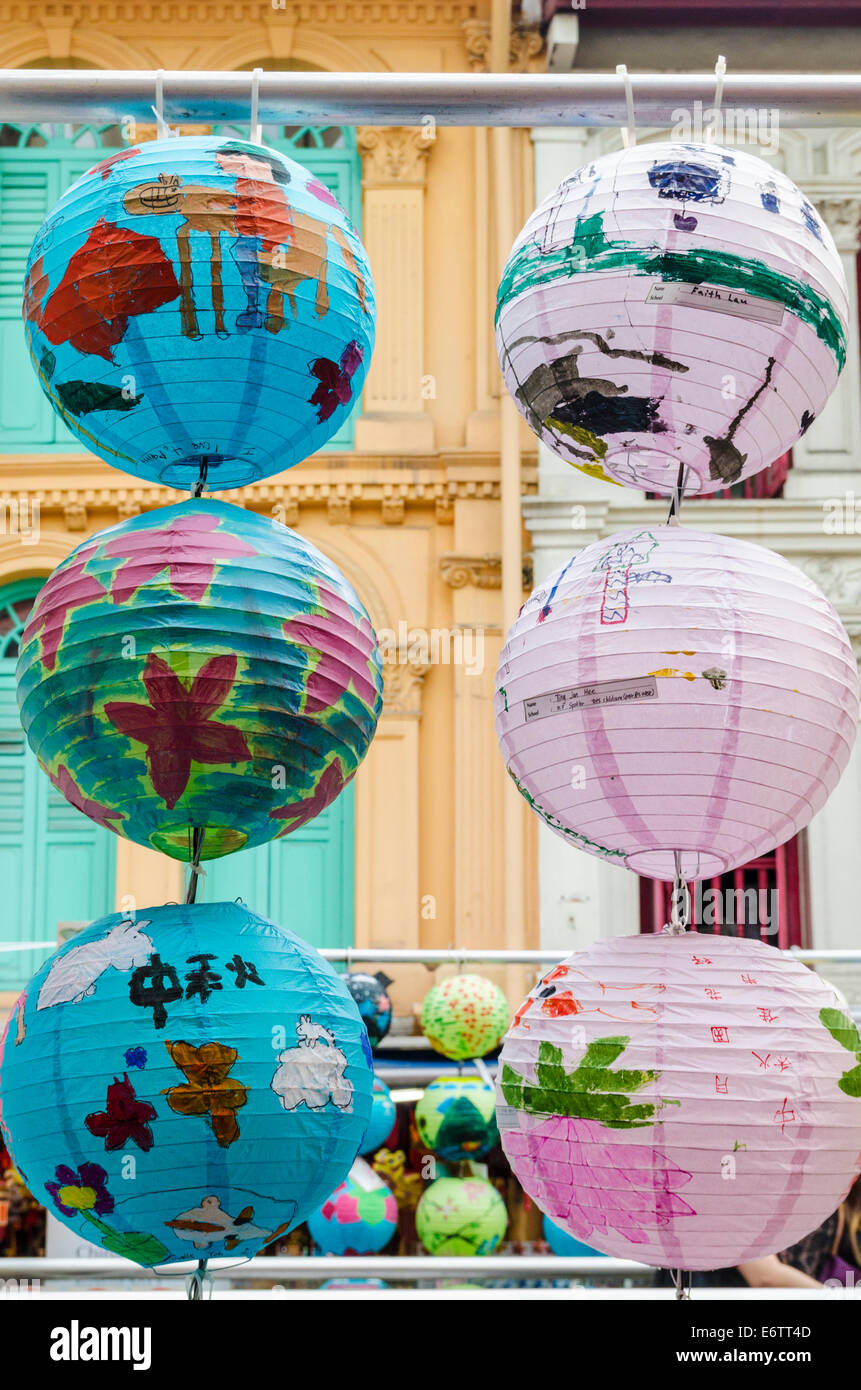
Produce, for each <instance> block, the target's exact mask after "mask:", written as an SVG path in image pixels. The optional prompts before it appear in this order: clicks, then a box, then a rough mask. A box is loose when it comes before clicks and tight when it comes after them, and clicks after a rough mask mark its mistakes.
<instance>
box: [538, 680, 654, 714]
mask: <svg viewBox="0 0 861 1390" xmlns="http://www.w3.org/2000/svg"><path fill="white" fill-rule="evenodd" d="M657 694H658V682H657V680H656V679H655V677H654V676H644V677H643V679H642V680H630V681H590V682H589V683H588V684H587V685H574V686H571V688H570V689H568V690H551V691H549V692H548V693H547V694H546V695H536V696H535V698H534V699H533V700H524V701H523V717H524V719H525V720H526V723H527V724H529V723H531V722H532V721H533V720H535V719H547V718H549V716H550V715H551V714H567V713H568V712H569V711H570V710H575V709H595V708H597V707H598V706H600V705H630V704H633V703H635V702H636V701H638V700H654V699H655V698H656V697H657Z"/></svg>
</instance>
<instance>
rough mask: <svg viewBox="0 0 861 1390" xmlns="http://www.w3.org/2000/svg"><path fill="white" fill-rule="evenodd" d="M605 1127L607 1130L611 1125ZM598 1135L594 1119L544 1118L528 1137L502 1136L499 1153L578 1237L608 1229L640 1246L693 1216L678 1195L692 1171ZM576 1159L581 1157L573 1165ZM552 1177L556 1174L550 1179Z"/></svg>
mask: <svg viewBox="0 0 861 1390" xmlns="http://www.w3.org/2000/svg"><path fill="white" fill-rule="evenodd" d="M602 1099H604V1100H606V1099H609V1097H606V1096H604V1097H602ZM604 1123H605V1124H610V1126H611V1127H612V1121H605V1122H604ZM601 1131H602V1127H601V1125H600V1124H599V1123H597V1122H596V1121H594V1120H580V1119H574V1118H570V1117H568V1116H566V1115H551V1116H548V1118H547V1119H546V1120H544V1121H542V1123H541V1124H540V1125H538V1126H537V1127H536V1128H534V1129H532V1130H530V1131H528V1132H525V1131H519V1130H509V1131H508V1133H507V1134H506V1151H507V1152H508V1153H509V1154H510V1155H511V1157H512V1158H515V1159H517V1160H518V1162H519V1167H518V1171H519V1172H520V1173H521V1174H522V1175H523V1176H527V1177H530V1178H532V1179H533V1180H534V1181H535V1182H537V1184H538V1186H537V1187H533V1189H532V1190H533V1192H534V1193H535V1195H536V1200H537V1201H538V1204H539V1206H540V1207H541V1209H542V1211H544V1212H546V1213H547V1215H548V1216H549V1217H550V1218H551V1219H552V1220H554V1221H561V1222H563V1223H564V1226H565V1228H566V1229H567V1230H568V1231H570V1232H571V1233H572V1234H573V1235H575V1236H579V1238H580V1239H581V1240H588V1238H589V1236H590V1235H591V1234H592V1233H593V1232H595V1231H599V1232H600V1231H607V1230H615V1231H618V1232H619V1233H620V1234H622V1235H624V1236H625V1238H626V1239H627V1240H630V1241H632V1242H633V1243H634V1244H635V1245H640V1244H643V1243H644V1242H645V1241H646V1240H647V1239H648V1237H647V1235H646V1232H647V1231H649V1230H658V1229H661V1228H663V1227H666V1226H669V1225H670V1224H671V1223H672V1222H673V1221H675V1220H677V1219H678V1218H679V1217H683V1216H696V1212H695V1210H694V1208H693V1207H692V1206H690V1205H689V1203H687V1202H685V1201H684V1200H683V1199H682V1198H681V1197H679V1196H678V1194H677V1189H678V1188H681V1187H684V1186H685V1184H686V1183H689V1182H690V1181H691V1178H692V1177H693V1174H692V1173H688V1172H686V1171H685V1169H684V1168H680V1167H679V1165H678V1164H677V1163H674V1162H673V1161H672V1159H670V1158H667V1156H666V1154H664V1153H661V1151H660V1150H659V1149H653V1148H651V1147H650V1146H649V1145H646V1144H608V1143H606V1142H604V1141H603V1136H602V1132H601ZM583 1145H589V1146H590V1147H589V1148H588V1149H584V1148H583V1147H582V1146H583ZM592 1145H595V1146H596V1147H594V1148H593V1147H591V1146H592ZM578 1154H582V1155H583V1158H582V1159H580V1160H579V1161H578V1159H577V1155H578ZM587 1154H588V1162H587V1161H585V1156H586V1155H587ZM554 1172H556V1173H557V1174H559V1175H561V1176H558V1177H557V1178H555V1179H554V1178H553V1177H552V1176H550V1175H551V1174H552V1173H554ZM589 1197H592V1198H593V1199H594V1201H593V1202H590V1201H589V1200H588V1198H589Z"/></svg>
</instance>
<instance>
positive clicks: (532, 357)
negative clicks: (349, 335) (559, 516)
mask: <svg viewBox="0 0 861 1390" xmlns="http://www.w3.org/2000/svg"><path fill="white" fill-rule="evenodd" d="M848 312H849V311H848V295H847V288H846V279H845V275H844V273H843V268H842V264H841V261H840V257H839V255H838V253H837V250H836V248H835V245H834V241H833V239H832V237H831V234H830V232H829V231H828V228H827V227H826V226H825V224H824V223H823V221H822V219H821V218H820V217H819V215H818V213H817V212H816V210H815V209H814V208H813V206H812V205H811V204H810V203H809V202H808V200H807V199H806V198H805V196H804V195H803V194H802V193H801V192H800V190H799V189H798V188H796V186H795V184H794V183H792V181H791V180H790V179H788V178H787V177H786V176H785V175H784V174H782V173H780V172H779V171H778V170H776V169H773V168H771V166H770V165H767V164H765V163H764V162H763V161H762V160H761V159H757V158H755V157H754V156H752V155H749V154H747V153H745V152H743V151H741V150H727V149H722V148H720V147H718V146H715V145H689V144H684V145H682V144H671V143H660V144H643V145H636V146H634V147H633V148H631V149H627V150H622V151H620V152H619V153H615V154H610V155H606V156H604V157H603V158H602V159H597V160H595V161H594V163H592V164H588V165H586V166H584V167H583V168H581V169H578V170H577V171H576V172H575V173H573V174H571V175H570V177H569V178H567V179H564V180H563V181H562V183H561V184H560V185H559V187H558V188H557V189H555V190H554V192H553V193H551V194H550V195H549V197H547V198H545V200H544V202H543V203H542V204H541V205H540V207H539V208H538V209H537V210H536V211H535V212H534V213H533V214H532V216H531V217H530V218H529V220H528V222H527V223H526V226H525V227H524V228H523V231H522V232H521V233H520V236H519V237H518V238H517V240H516V242H515V243H514V247H513V249H512V252H511V255H510V257H509V260H508V264H507V265H506V267H505V271H504V272H503V277H502V282H501V284H500V287H499V299H498V308H497V334H496V340H497V349H498V352H499V361H500V365H501V367H502V372H503V375H504V377H505V382H506V385H507V387H508V389H509V391H510V392H511V394H512V396H513V397H514V399H515V401H516V402H517V405H518V408H519V409H520V411H521V413H522V414H523V415H524V416H525V418H526V419H527V421H528V422H529V424H530V426H531V428H532V429H533V430H534V431H535V433H536V434H537V435H538V436H539V438H541V439H542V440H543V441H544V443H545V444H547V445H549V447H550V448H551V449H552V450H553V451H554V452H555V453H557V454H558V455H559V456H560V457H561V458H563V459H565V460H566V462H568V463H571V464H573V465H574V466H575V467H579V468H582V469H583V470H584V471H585V472H587V473H591V474H594V475H596V476H598V477H603V478H608V479H609V480H611V481H615V482H618V483H623V484H627V485H629V486H632V487H638V488H644V489H648V490H651V491H657V492H664V493H666V492H670V491H671V490H672V489H673V487H675V486H676V483H677V479H678V474H679V466H680V465H681V464H684V465H685V467H686V473H685V475H684V487H685V491H686V492H687V493H688V494H695V493H706V492H714V491H716V490H717V489H719V488H724V487H727V486H729V485H730V484H732V483H735V482H738V481H739V480H740V479H742V478H746V477H748V476H749V475H750V474H752V473H756V472H758V470H759V469H761V468H765V467H767V466H768V465H769V464H770V463H773V462H774V460H775V459H777V458H779V457H780V456H781V455H782V454H784V453H785V452H786V451H787V449H789V448H790V447H791V446H792V444H793V443H794V442H795V441H796V440H797V439H798V438H799V437H800V436H801V435H802V434H803V433H804V432H805V430H806V429H807V428H808V427H809V426H810V424H811V423H812V421H813V420H814V419H815V417H816V416H817V415H818V414H819V413H820V411H821V410H822V408H823V406H824V405H825V403H826V401H827V400H828V397H829V396H830V395H831V392H832V391H833V390H834V387H835V384H836V382H837V377H838V375H839V373H840V371H841V369H842V367H843V363H844V361H845V357H846V334H847V325H848Z"/></svg>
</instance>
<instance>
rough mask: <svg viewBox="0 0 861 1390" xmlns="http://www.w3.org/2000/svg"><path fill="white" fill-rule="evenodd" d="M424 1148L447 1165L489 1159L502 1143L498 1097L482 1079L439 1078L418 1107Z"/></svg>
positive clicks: (417, 1126) (419, 1128)
mask: <svg viewBox="0 0 861 1390" xmlns="http://www.w3.org/2000/svg"><path fill="white" fill-rule="evenodd" d="M415 1113H416V1129H417V1131H418V1136H419V1139H420V1140H421V1142H422V1143H423V1144H424V1146H425V1148H427V1149H430V1150H431V1152H432V1153H435V1154H436V1155H437V1157H438V1158H441V1159H442V1160H443V1161H444V1162H445V1163H463V1162H466V1161H468V1160H470V1159H482V1158H486V1157H487V1155H488V1154H489V1153H490V1151H491V1149H492V1148H494V1147H495V1145H496V1144H498V1143H499V1131H498V1130H497V1128H496V1097H495V1095H494V1092H493V1087H492V1086H489V1085H488V1084H487V1082H486V1081H482V1079H481V1077H480V1076H439V1077H437V1079H436V1081H432V1082H431V1084H430V1085H429V1086H428V1087H427V1089H426V1090H425V1093H424V1095H423V1096H422V1097H421V1099H420V1100H419V1101H418V1102H417V1104H416V1112H415Z"/></svg>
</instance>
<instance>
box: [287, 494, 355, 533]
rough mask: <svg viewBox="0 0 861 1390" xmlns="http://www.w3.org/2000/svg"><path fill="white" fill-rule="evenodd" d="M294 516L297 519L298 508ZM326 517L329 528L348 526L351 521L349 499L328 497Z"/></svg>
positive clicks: (351, 511) (351, 514)
mask: <svg viewBox="0 0 861 1390" xmlns="http://www.w3.org/2000/svg"><path fill="white" fill-rule="evenodd" d="M296 514H297V519H298V514H299V508H298V506H297V508H296ZM326 516H327V519H328V522H329V525H330V526H349V524H350V522H351V521H352V519H353V509H352V504H351V502H350V499H349V497H341V496H335V497H330V498H329V500H328V502H327V503H326Z"/></svg>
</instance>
